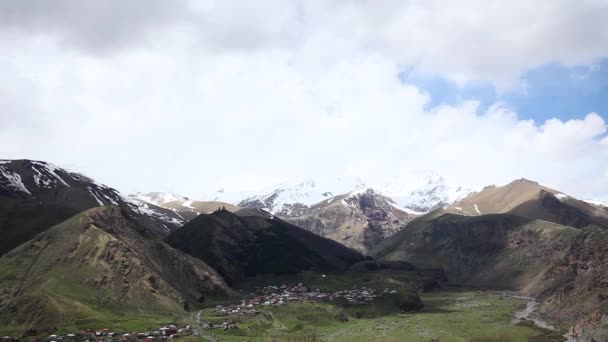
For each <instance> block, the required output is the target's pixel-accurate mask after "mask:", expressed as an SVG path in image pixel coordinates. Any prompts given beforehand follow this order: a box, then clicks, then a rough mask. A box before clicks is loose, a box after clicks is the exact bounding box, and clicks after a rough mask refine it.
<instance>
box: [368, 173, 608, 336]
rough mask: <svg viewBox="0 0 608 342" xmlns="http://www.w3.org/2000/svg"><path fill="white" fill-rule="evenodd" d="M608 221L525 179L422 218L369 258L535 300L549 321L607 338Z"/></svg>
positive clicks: (582, 333) (594, 209) (601, 210)
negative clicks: (410, 265) (440, 273)
mask: <svg viewBox="0 0 608 342" xmlns="http://www.w3.org/2000/svg"><path fill="white" fill-rule="evenodd" d="M605 215H606V210H605V208H603V207H600V206H597V205H593V204H590V203H587V202H584V201H579V200H577V199H574V198H572V197H570V196H567V195H565V194H563V193H560V192H559V191H556V190H553V189H550V188H547V187H544V186H542V185H539V184H538V183H536V182H531V181H528V180H523V179H522V180H517V181H514V182H512V183H510V184H508V185H506V186H502V187H495V186H492V187H486V188H484V189H483V190H482V191H481V192H479V193H474V194H471V195H470V196H468V197H466V198H464V199H462V200H460V201H457V202H456V203H455V204H454V205H452V206H450V207H447V208H444V209H437V210H435V211H433V212H431V213H429V214H427V215H424V216H422V217H419V218H417V219H415V220H414V221H412V222H411V223H410V224H409V225H408V226H407V227H406V228H404V229H403V230H401V231H400V232H398V233H397V234H395V235H394V236H393V237H391V238H389V239H387V240H384V241H382V242H381V243H380V244H379V245H378V246H377V247H376V248H375V249H374V250H373V252H372V254H373V255H375V256H376V257H379V258H380V259H384V260H400V261H406V262H410V263H413V264H415V265H417V266H419V267H441V268H442V269H444V270H445V272H446V274H447V276H448V279H449V280H450V281H452V282H456V283H459V284H468V285H472V286H476V287H482V288H500V289H508V290H517V291H521V292H523V293H525V294H528V295H532V296H535V297H537V298H538V299H539V301H541V305H542V309H543V312H544V313H545V314H546V315H548V316H549V317H551V318H553V319H555V320H556V321H557V322H560V323H566V324H567V323H570V324H573V329H575V330H576V329H578V330H579V331H580V334H579V335H580V336H587V337H589V336H594V337H596V340H597V337H598V336H603V337H608V334H606V332H608V319H604V318H602V317H608V293H607V292H606V288H607V286H608V278H607V277H606V275H607V274H608V263H607V262H606V258H607V256H608V253H607V250H606V247H605V246H606V243H608V240H607V238H608V229H607V227H608V226H605V223H606V221H605V218H606V216H605ZM598 334H599V335H598ZM589 338H591V337H589ZM589 340H590V339H589ZM600 340H601V339H600Z"/></svg>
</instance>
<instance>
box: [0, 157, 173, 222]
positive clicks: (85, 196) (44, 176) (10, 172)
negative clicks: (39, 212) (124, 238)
mask: <svg viewBox="0 0 608 342" xmlns="http://www.w3.org/2000/svg"><path fill="white" fill-rule="evenodd" d="M0 195H4V196H7V197H20V198H24V199H26V200H36V201H38V202H40V203H52V204H53V205H61V206H64V205H65V206H68V207H70V208H73V209H79V210H84V209H87V208H92V207H96V206H104V205H119V206H124V207H125V208H128V209H129V210H131V211H132V212H133V213H135V214H136V215H137V216H140V217H142V218H143V217H147V218H148V219H151V220H153V221H156V224H155V225H156V226H160V227H159V228H161V229H162V230H165V231H166V232H169V231H171V230H173V229H175V228H178V227H180V226H181V225H182V224H183V223H184V222H185V220H184V218H183V217H181V216H180V215H179V214H177V213H174V212H172V211H170V210H166V209H163V208H160V207H158V206H155V205H151V204H149V203H147V202H142V201H137V200H133V199H132V198H129V197H126V196H124V195H122V194H121V193H120V192H118V191H117V190H115V189H113V188H111V187H109V186H106V185H104V184H101V183H99V182H96V181H95V180H93V179H91V178H89V177H86V176H84V175H82V174H80V173H76V172H71V171H69V170H66V169H64V168H61V167H59V166H57V165H54V164H52V163H48V162H43V161H36V160H0Z"/></svg>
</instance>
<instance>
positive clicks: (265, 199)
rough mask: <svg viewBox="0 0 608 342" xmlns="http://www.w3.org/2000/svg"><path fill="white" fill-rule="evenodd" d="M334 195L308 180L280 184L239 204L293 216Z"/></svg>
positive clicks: (244, 206)
mask: <svg viewBox="0 0 608 342" xmlns="http://www.w3.org/2000/svg"><path fill="white" fill-rule="evenodd" d="M332 196H333V193H332V192H331V191H324V190H322V189H320V188H319V187H317V184H316V182H315V181H314V180H306V181H304V182H301V183H298V184H296V185H291V186H289V185H280V186H278V187H277V188H276V189H275V190H273V191H270V192H268V193H263V194H261V195H254V196H249V197H246V198H245V199H243V200H242V201H240V202H239V203H238V204H237V205H238V206H239V207H242V208H258V209H263V210H266V211H268V212H270V213H272V214H284V215H286V216H292V215H298V212H300V211H301V210H303V209H304V208H308V207H310V206H311V205H313V204H316V203H319V202H321V201H323V200H324V199H327V198H329V197H332ZM294 210H295V211H296V212H294Z"/></svg>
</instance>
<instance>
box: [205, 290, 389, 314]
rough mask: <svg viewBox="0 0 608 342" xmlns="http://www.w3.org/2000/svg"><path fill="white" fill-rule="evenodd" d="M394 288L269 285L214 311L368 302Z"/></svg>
mask: <svg viewBox="0 0 608 342" xmlns="http://www.w3.org/2000/svg"><path fill="white" fill-rule="evenodd" d="M396 292H397V291H395V290H391V289H383V290H376V289H373V288H368V287H365V286H361V287H359V286H357V285H354V286H353V288H352V289H350V290H340V291H321V290H319V289H314V290H311V289H309V288H308V287H307V286H305V285H304V284H302V283H300V284H297V285H285V284H284V285H281V286H266V287H263V288H260V289H258V290H257V291H256V292H255V293H253V294H252V295H251V296H250V298H248V299H244V300H242V301H241V303H239V304H230V305H218V306H216V308H215V312H216V314H218V315H222V316H228V315H238V316H254V315H257V314H259V313H260V311H259V310H258V308H260V307H265V306H280V305H286V304H289V303H297V302H335V303H348V304H369V303H371V302H373V301H374V299H375V298H376V297H379V296H381V295H384V294H394V293H396Z"/></svg>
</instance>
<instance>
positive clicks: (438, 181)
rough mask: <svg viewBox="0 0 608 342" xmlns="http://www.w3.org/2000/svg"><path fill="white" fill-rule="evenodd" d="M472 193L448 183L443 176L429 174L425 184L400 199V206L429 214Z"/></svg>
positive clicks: (469, 190)
mask: <svg viewBox="0 0 608 342" xmlns="http://www.w3.org/2000/svg"><path fill="white" fill-rule="evenodd" d="M472 192H473V190H471V189H467V188H464V187H462V186H454V185H452V184H450V183H448V182H447V181H446V180H445V178H443V177H441V176H438V175H435V174H429V175H427V176H425V184H424V185H422V186H421V187H419V188H416V189H414V190H412V191H411V192H410V193H409V194H408V195H407V196H404V197H403V198H401V199H399V204H401V205H402V206H403V207H404V208H407V209H410V210H413V211H416V212H420V213H427V212H430V211H432V210H434V209H437V208H440V207H444V206H447V205H450V204H452V203H454V202H455V201H457V200H459V199H462V198H464V197H466V196H468V195H469V194H471V193H472Z"/></svg>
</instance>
